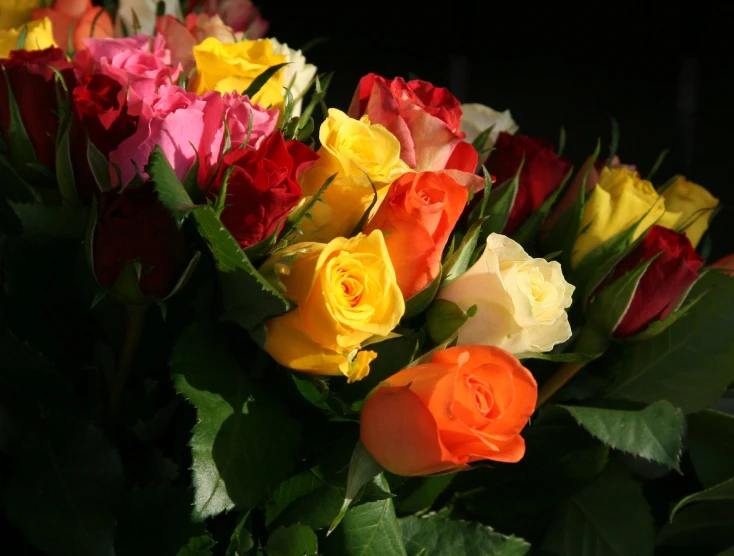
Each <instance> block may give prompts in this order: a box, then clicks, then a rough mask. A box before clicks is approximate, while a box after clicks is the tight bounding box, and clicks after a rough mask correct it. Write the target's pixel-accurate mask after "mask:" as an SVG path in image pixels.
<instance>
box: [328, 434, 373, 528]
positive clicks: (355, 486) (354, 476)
mask: <svg viewBox="0 0 734 556" xmlns="http://www.w3.org/2000/svg"><path fill="white" fill-rule="evenodd" d="M381 472H382V466H381V465H380V464H379V463H377V462H376V461H375V458H373V457H372V456H371V455H370V453H369V452H368V451H367V449H366V448H365V447H364V444H362V442H361V441H357V445H356V446H355V447H354V452H353V453H352V458H351V460H350V461H349V474H348V475H347V492H346V494H345V496H344V503H343V504H342V507H341V510H339V513H338V514H337V516H336V517H335V518H334V521H332V522H331V525H330V526H329V530H328V531H327V533H326V534H327V535H330V534H331V533H332V532H333V531H334V529H336V528H337V526H338V525H339V522H340V521H341V520H342V519H343V518H344V516H345V515H346V513H347V510H348V509H349V505H350V504H351V503H352V502H354V500H355V499H357V497H358V495H359V491H360V490H361V489H362V487H363V486H365V485H366V484H367V483H369V482H370V481H371V480H372V479H374V478H375V477H376V476H377V475H379V474H380V473H381Z"/></svg>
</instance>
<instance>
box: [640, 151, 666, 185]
mask: <svg viewBox="0 0 734 556" xmlns="http://www.w3.org/2000/svg"><path fill="white" fill-rule="evenodd" d="M669 152H670V149H665V150H663V151H661V152H660V154H659V155H658V157H657V158H656V159H655V164H653V165H652V168H650V171H649V172H648V173H647V176H645V179H646V180H648V181H652V178H653V177H654V176H655V174H657V172H658V170H659V169H660V166H662V164H663V162H664V161H665V157H666V156H668V153H669Z"/></svg>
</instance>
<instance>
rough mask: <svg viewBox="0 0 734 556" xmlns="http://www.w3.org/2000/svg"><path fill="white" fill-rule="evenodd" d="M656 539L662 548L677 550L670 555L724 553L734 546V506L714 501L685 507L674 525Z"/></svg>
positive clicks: (664, 528) (668, 526) (669, 524)
mask: <svg viewBox="0 0 734 556" xmlns="http://www.w3.org/2000/svg"><path fill="white" fill-rule="evenodd" d="M656 540H657V544H658V545H659V546H662V547H680V551H679V552H672V554H685V555H688V554H691V555H693V554H695V555H698V554H715V553H716V552H717V551H719V550H724V549H726V548H727V546H730V545H731V544H732V543H734V504H733V503H731V502H729V501H724V502H718V501H714V502H707V503H705V504H696V505H694V506H690V507H687V508H684V509H683V510H681V512H680V513H679V514H678V515H677V516H676V518H675V521H674V522H673V523H666V524H665V525H663V527H662V529H661V530H660V532H659V533H658V536H657V539H656ZM664 553H666V552H664V551H661V554H664Z"/></svg>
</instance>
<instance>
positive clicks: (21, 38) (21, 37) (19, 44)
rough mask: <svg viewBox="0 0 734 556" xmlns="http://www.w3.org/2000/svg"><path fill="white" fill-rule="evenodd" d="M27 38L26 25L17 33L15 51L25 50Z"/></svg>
mask: <svg viewBox="0 0 734 556" xmlns="http://www.w3.org/2000/svg"><path fill="white" fill-rule="evenodd" d="M27 38H28V25H23V27H21V28H20V33H18V40H17V41H16V43H15V50H25V41H26V39H27Z"/></svg>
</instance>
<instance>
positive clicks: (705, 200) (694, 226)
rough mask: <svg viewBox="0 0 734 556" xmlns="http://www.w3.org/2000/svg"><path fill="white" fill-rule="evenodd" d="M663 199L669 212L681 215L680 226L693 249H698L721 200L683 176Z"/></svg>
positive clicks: (668, 190)
mask: <svg viewBox="0 0 734 556" xmlns="http://www.w3.org/2000/svg"><path fill="white" fill-rule="evenodd" d="M663 197H664V198H665V207H666V208H667V209H668V210H671V211H675V212H680V213H681V217H680V220H679V221H678V226H682V227H683V228H684V230H683V231H684V232H685V234H686V235H687V236H688V239H690V240H691V243H692V244H693V247H696V246H697V245H698V243H699V242H700V241H701V237H703V234H704V232H705V231H706V230H707V229H708V227H709V219H710V218H711V214H713V212H714V209H715V208H716V207H717V206H718V205H719V200H718V199H717V198H716V197H714V196H713V195H711V193H709V191H708V190H707V189H706V188H705V187H701V186H700V185H698V184H697V183H693V182H692V181H688V180H687V179H686V178H685V177H683V176H676V180H675V182H673V185H671V186H670V187H668V189H666V190H665V191H664V192H663Z"/></svg>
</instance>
